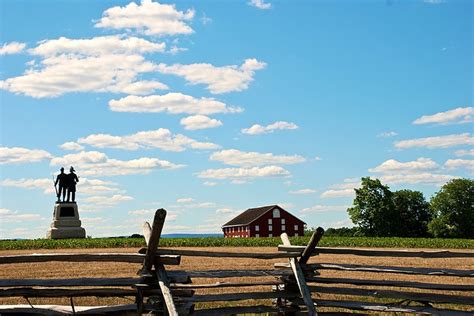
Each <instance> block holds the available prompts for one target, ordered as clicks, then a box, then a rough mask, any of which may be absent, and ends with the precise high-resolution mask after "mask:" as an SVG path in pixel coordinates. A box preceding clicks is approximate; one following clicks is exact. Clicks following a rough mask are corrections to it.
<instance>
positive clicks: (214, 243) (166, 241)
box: [0, 237, 474, 250]
mask: <svg viewBox="0 0 474 316" xmlns="http://www.w3.org/2000/svg"><path fill="white" fill-rule="evenodd" d="M290 239H291V243H292V244H293V245H306V244H307V243H308V241H309V237H292V238H290ZM279 244H281V240H280V238H277V237H275V238H218V237H206V238H162V239H161V241H160V245H161V246H163V247H276V246H278V245H279ZM319 245H320V246H321V247H382V248H451V249H474V239H441V238H397V237H386V238H377V237H323V238H322V239H321V241H320V243H319ZM144 246H145V241H144V239H143V238H86V239H65V240H50V239H33V240H0V250H20V249H59V248H69V249H70V248H130V247H144Z"/></svg>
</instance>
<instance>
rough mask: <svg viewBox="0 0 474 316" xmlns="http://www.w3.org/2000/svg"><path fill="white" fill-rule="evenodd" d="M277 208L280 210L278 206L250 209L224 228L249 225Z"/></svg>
mask: <svg viewBox="0 0 474 316" xmlns="http://www.w3.org/2000/svg"><path fill="white" fill-rule="evenodd" d="M275 207H278V208H280V207H279V206H278V205H268V206H262V207H256V208H249V209H248V210H246V211H245V212H243V213H241V214H239V215H237V216H236V217H234V218H233V219H231V220H230V221H228V222H227V223H225V224H224V225H223V226H234V225H248V224H250V223H252V222H253V221H254V220H256V219H257V218H259V217H260V216H262V215H263V214H265V213H266V212H268V211H271V210H272V209H274V208H275Z"/></svg>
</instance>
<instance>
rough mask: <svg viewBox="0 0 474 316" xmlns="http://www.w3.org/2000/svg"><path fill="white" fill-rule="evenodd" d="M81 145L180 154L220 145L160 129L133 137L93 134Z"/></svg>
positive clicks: (82, 140)
mask: <svg viewBox="0 0 474 316" xmlns="http://www.w3.org/2000/svg"><path fill="white" fill-rule="evenodd" d="M77 142H78V143H79V144H83V145H90V146H93V147H98V148H117V149H125V150H137V149H140V148H159V149H162V150H165V151H174V152H180V151H184V150H186V148H191V149H201V150H207V149H216V148H219V146H218V145H216V144H213V143H209V142H198V141H196V140H194V139H192V138H189V137H187V136H184V135H182V134H175V135H173V133H171V131H170V130H169V129H166V128H160V129H157V130H152V131H141V132H138V133H135V134H131V135H125V136H113V135H109V134H92V135H89V136H87V137H83V138H79V139H78V140H77Z"/></svg>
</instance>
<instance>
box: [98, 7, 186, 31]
mask: <svg viewBox="0 0 474 316" xmlns="http://www.w3.org/2000/svg"><path fill="white" fill-rule="evenodd" d="M193 18H194V10H187V11H186V12H184V11H179V10H176V7H175V6H174V5H170V4H161V3H158V2H153V1H151V0H142V1H141V3H140V4H136V3H134V2H131V3H129V4H128V5H126V6H124V7H120V6H117V7H112V8H109V9H107V10H105V11H104V13H103V14H102V18H101V19H100V20H99V21H98V22H97V23H96V24H95V27H99V28H107V29H115V30H135V31H136V32H138V33H142V34H145V35H158V36H162V35H179V34H191V33H193V32H194V31H193V29H192V28H191V27H190V26H189V25H188V23H189V22H190V21H191V20H192V19H193Z"/></svg>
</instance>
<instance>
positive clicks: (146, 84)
mask: <svg viewBox="0 0 474 316" xmlns="http://www.w3.org/2000/svg"><path fill="white" fill-rule="evenodd" d="M154 69H155V65H153V64H152V63H150V62H148V61H146V60H145V59H144V57H143V56H140V55H137V54H134V55H126V54H107V55H100V56H78V55H74V54H62V55H58V56H51V57H47V58H44V59H43V60H42V61H41V65H40V66H39V67H31V68H30V69H27V70H26V71H25V73H24V74H23V75H21V76H18V77H12V78H8V79H5V80H4V81H0V87H1V88H2V89H4V90H8V91H10V92H12V93H16V94H24V95H28V96H31V97H34V98H44V97H57V96H60V95H62V94H65V93H73V92H113V93H135V94H149V93H152V92H154V91H155V90H156V89H167V88H168V87H167V86H166V85H164V84H163V83H161V82H158V81H139V80H138V79H137V77H138V75H139V74H141V73H147V72H152V71H154Z"/></svg>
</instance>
